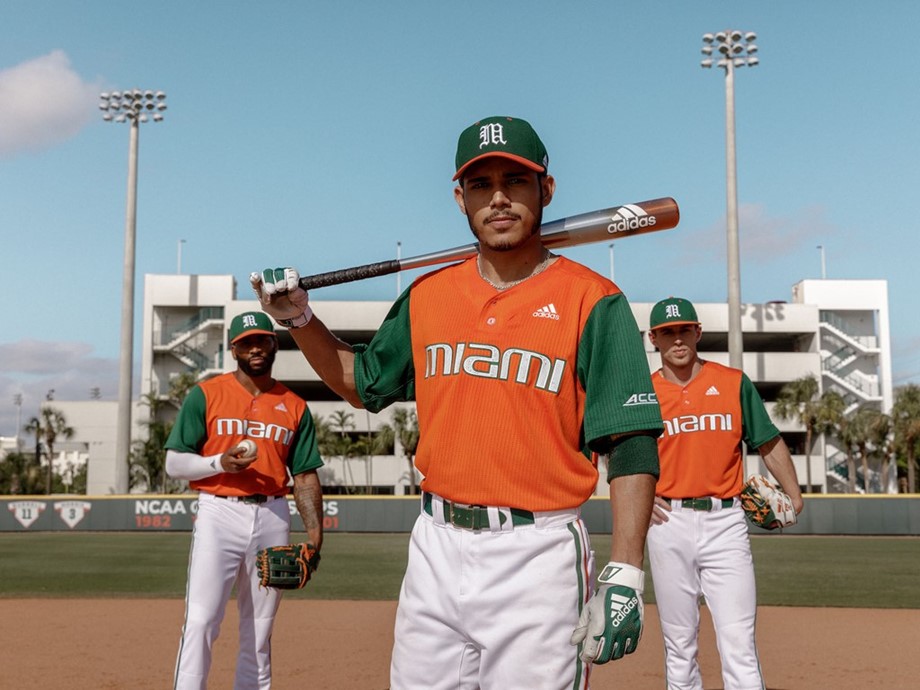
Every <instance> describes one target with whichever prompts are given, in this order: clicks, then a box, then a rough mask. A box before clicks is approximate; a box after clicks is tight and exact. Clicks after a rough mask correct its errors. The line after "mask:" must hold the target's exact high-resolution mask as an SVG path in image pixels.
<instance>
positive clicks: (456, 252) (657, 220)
mask: <svg viewBox="0 0 920 690" xmlns="http://www.w3.org/2000/svg"><path fill="white" fill-rule="evenodd" d="M679 221H680V209H679V208H678V206H677V202H676V201H674V199H672V198H671V197H664V198H661V199H652V200H650V201H640V202H638V203H635V204H624V205H623V206H612V207H610V208H605V209H601V210H600V211H592V212H590V213H582V214H579V215H577V216H569V217H568V218H561V219H559V220H554V221H552V222H550V223H544V224H543V226H542V227H541V228H540V239H541V240H542V241H543V245H544V246H545V247H546V248H547V249H556V248H563V247H575V246H577V245H580V244H588V243H590V242H604V241H607V240H619V239H622V238H624V237H632V236H634V235H643V234H645V233H648V232H658V231H659V230H670V229H671V228H674V227H676V226H677V223H678V222H679ZM478 252H479V245H478V244H477V243H475V242H474V243H473V244H465V245H463V246H462V247H454V248H453V249H444V250H442V251H439V252H431V253H428V254H420V255H419V256H412V257H408V258H406V259H391V260H389V261H379V262H377V263H373V264H365V265H364V266H354V267H352V268H343V269H340V270H338V271H330V272H329V273H318V274H316V275H312V276H303V277H302V278H301V279H300V287H302V288H303V289H304V290H313V289H315V288H320V287H326V286H328V285H339V284H341V283H350V282H352V281H354V280H364V279H365V278H376V277H377V276H385V275H389V274H391V273H397V272H399V271H407V270H410V269H413V268H421V267H423V266H432V265H434V264H443V263H448V262H450V261H460V260H463V259H468V258H469V257H471V256H475V255H476V254H477V253H478Z"/></svg>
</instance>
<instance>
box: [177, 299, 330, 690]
mask: <svg viewBox="0 0 920 690" xmlns="http://www.w3.org/2000/svg"><path fill="white" fill-rule="evenodd" d="M277 351H278V339H277V337H276V336H275V329H274V325H273V324H272V321H271V319H270V318H268V317H267V316H266V315H265V314H263V313H262V312H259V311H257V312H247V313H244V314H240V315H238V316H235V317H234V318H233V320H232V321H231V322H230V352H231V354H232V355H233V358H234V359H235V360H236V363H237V368H236V370H235V371H232V372H229V373H227V374H223V375H221V376H215V377H214V378H211V379H208V380H207V381H203V382H201V383H199V384H198V385H197V386H195V387H194V388H193V389H192V390H191V392H190V393H189V394H188V397H187V398H186V399H185V402H184V403H183V404H182V408H181V409H180V410H179V416H178V418H177V419H176V424H175V426H174V427H173V429H172V432H171V433H170V435H169V438H168V439H167V441H166V448H167V452H166V471H167V472H168V473H169V476H171V477H175V478H178V479H186V480H188V481H189V485H190V486H191V487H192V488H193V489H195V490H197V491H198V492H199V494H198V513H197V515H196V518H195V528H194V531H193V532H192V547H191V551H190V553H189V566H188V587H187V588H186V600H185V624H184V625H183V627H182V640H181V642H180V644H179V656H178V659H177V660H176V675H175V685H174V687H175V688H176V689H177V690H178V689H186V688H195V689H199V688H204V687H206V685H207V679H208V671H209V670H210V667H211V649H212V646H213V644H214V641H215V640H216V639H217V636H218V634H219V632H220V623H221V621H222V620H223V617H224V610H225V609H226V606H227V601H228V600H229V598H230V591H231V588H232V587H233V585H234V584H236V589H237V607H238V608H239V620H240V626H239V636H240V647H239V654H238V656H237V666H236V681H235V683H234V687H235V688H268V687H270V685H271V635H272V626H273V625H274V621H275V613H276V612H277V610H278V604H279V603H280V600H281V590H280V589H279V588H275V587H266V586H265V585H268V584H273V583H272V582H270V578H268V579H267V578H266V577H265V576H264V574H263V573H264V571H265V567H268V566H269V565H270V562H269V561H266V562H265V563H264V564H263V567H261V568H260V565H259V561H258V560H257V553H258V552H259V551H260V550H261V549H264V548H266V547H274V546H277V545H286V544H287V542H288V540H289V538H290V527H291V513H290V509H289V508H288V502H287V499H286V497H287V494H288V491H289V485H290V483H291V476H292V475H293V494H294V501H295V503H296V504H297V509H298V511H299V513H300V516H301V518H302V519H303V522H304V527H305V528H306V531H307V535H308V537H309V540H310V544H309V550H308V555H307V557H306V559H304V564H306V563H308V562H312V563H313V565H314V568H313V569H314V570H315V564H316V563H317V562H318V560H319V549H320V547H321V546H322V543H323V520H322V517H323V493H322V487H321V486H320V483H319V479H318V477H317V474H316V470H317V469H318V468H319V467H320V466H322V464H323V463H322V460H321V459H320V456H319V451H318V449H317V445H316V430H315V427H314V426H313V417H312V415H311V414H310V411H309V410H308V409H307V404H306V403H305V402H304V401H303V400H302V399H301V398H300V397H298V396H297V395H295V394H294V393H293V392H291V391H290V390H288V389H287V388H286V387H285V386H283V385H282V384H280V383H278V382H277V381H276V380H275V379H273V378H272V375H271V372H272V365H273V363H274V361H275V353H276V352H277ZM285 548H288V547H285ZM305 548H306V545H305ZM309 551H312V553H309ZM299 554H300V552H298V555H299ZM274 561H277V563H276V565H275V568H276V570H277V569H278V568H280V567H282V566H284V562H283V561H281V560H278V559H273V561H271V562H274ZM299 565H300V563H299V562H298V563H296V564H294V566H293V567H298V566H299ZM290 569H291V566H288V570H290ZM310 572H312V571H308V572H307V577H303V576H302V575H300V574H299V571H298V583H299V585H300V586H303V584H304V583H306V581H307V579H308V577H309V574H310ZM281 575H282V573H280V572H278V573H276V576H277V577H281ZM279 581H280V580H279ZM284 581H285V582H288V580H287V579H285V580H284Z"/></svg>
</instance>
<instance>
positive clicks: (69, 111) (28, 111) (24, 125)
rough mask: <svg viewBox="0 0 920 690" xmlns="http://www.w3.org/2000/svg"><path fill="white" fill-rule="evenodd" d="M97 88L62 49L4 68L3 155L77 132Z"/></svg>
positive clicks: (0, 95)
mask: <svg viewBox="0 0 920 690" xmlns="http://www.w3.org/2000/svg"><path fill="white" fill-rule="evenodd" d="M99 89H100V87H99V85H98V84H91V83H88V82H85V81H83V79H82V78H81V77H80V75H79V74H77V73H76V72H75V71H74V70H73V68H72V67H71V65H70V59H69V58H68V57H67V55H66V54H65V53H64V52H63V51H60V50H55V51H53V52H51V53H49V54H48V55H43V56H42V57H39V58H35V59H34V60H29V61H28V62H23V63H22V64H19V65H16V66H15V67H11V68H9V69H5V70H0V122H2V123H3V126H2V127H0V157H4V158H5V157H9V156H13V155H15V154H17V153H21V152H23V151H35V150H41V149H46V148H49V147H51V146H54V145H55V144H57V143H60V142H62V141H66V140H67V139H70V138H71V137H73V136H74V135H76V134H77V133H78V132H79V131H80V130H81V129H83V127H85V126H86V125H87V124H88V123H89V122H91V121H92V119H93V117H94V115H95V110H96V108H97V107H98V100H99Z"/></svg>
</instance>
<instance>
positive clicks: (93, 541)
mask: <svg viewBox="0 0 920 690" xmlns="http://www.w3.org/2000/svg"><path fill="white" fill-rule="evenodd" d="M301 538H302V535H294V539H295V540H298V539H301ZM190 539H191V537H190V534H189V533H187V532H186V533H178V534H174V533H137V534H134V533H131V534H129V533H85V532H84V533H81V532H71V533H56V532H55V533H4V534H0V598H10V597H42V598H45V597H72V598H96V597H111V598H122V597H158V598H159V597H162V598H182V597H184V596H185V579H186V566H187V562H188V547H189V543H190ZM408 540H409V535H408V534H368V533H361V534H357V533H335V532H333V533H327V535H326V542H325V544H324V546H323V561H322V565H321V568H320V571H319V573H317V576H316V578H315V579H314V580H313V581H311V582H310V584H309V585H308V586H307V588H306V589H304V590H301V591H297V592H292V593H289V594H288V595H287V596H292V597H298V598H300V597H303V598H315V599H395V598H396V597H397V596H398V593H399V585H400V582H401V580H402V574H403V571H404V569H405V566H406V551H407V544H408ZM592 543H593V546H594V548H595V550H596V552H597V553H598V560H602V559H605V558H606V554H607V553H609V550H610V537H609V536H595V537H593V538H592ZM752 546H753V550H754V564H755V568H756V571H757V588H758V597H757V598H758V603H759V604H761V605H764V606H832V607H865V608H918V609H920V580H918V577H917V575H918V573H920V539H918V538H915V537H897V538H891V537H795V536H788V535H784V536H762V537H759V536H755V537H753V538H752ZM604 562H606V561H604ZM599 565H603V563H600V564H599ZM648 589H649V591H648V592H647V594H646V601H648V602H649V603H652V602H654V600H655V598H654V587H649V588H648Z"/></svg>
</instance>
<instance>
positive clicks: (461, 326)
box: [252, 117, 661, 690]
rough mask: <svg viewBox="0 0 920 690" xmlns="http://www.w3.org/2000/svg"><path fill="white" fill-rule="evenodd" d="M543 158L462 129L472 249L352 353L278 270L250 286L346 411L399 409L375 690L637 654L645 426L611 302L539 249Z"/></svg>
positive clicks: (547, 187)
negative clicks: (414, 436) (405, 486)
mask: <svg viewBox="0 0 920 690" xmlns="http://www.w3.org/2000/svg"><path fill="white" fill-rule="evenodd" d="M547 164H548V156H547V153H546V149H545V148H544V146H543V143H542V142H541V141H540V138H539V137H538V136H537V134H536V132H535V131H534V130H533V128H532V127H531V126H530V125H529V124H528V123H527V122H525V121H524V120H520V119H517V118H511V117H490V118H487V119H484V120H481V121H479V122H477V123H475V124H473V125H472V126H470V127H468V128H467V129H466V130H464V131H463V133H462V134H461V135H460V138H459V142H458V146H457V155H456V174H455V175H454V180H455V181H456V183H457V185H456V188H455V189H454V198H455V200H456V203H457V206H458V207H459V209H460V212H461V213H463V214H464V215H465V216H466V218H467V222H468V223H469V227H470V229H471V230H472V232H473V234H474V235H475V236H476V239H477V240H478V241H479V249H480V251H479V254H478V255H477V256H475V257H473V258H470V259H468V260H466V261H463V262H461V263H458V264H455V265H452V266H448V267H446V268H443V269H441V270H436V271H433V272H431V273H428V274H427V275H425V276H423V277H421V278H419V279H418V280H416V281H415V282H414V283H413V284H412V285H411V286H410V287H409V288H408V289H407V290H406V291H405V292H403V294H402V295H401V296H400V297H399V298H398V299H397V301H396V303H395V304H394V305H393V307H392V309H391V311H390V312H389V314H388V315H387V317H386V319H385V321H384V323H383V324H382V326H381V327H380V329H379V331H378V332H377V333H376V335H375V336H374V338H373V339H372V340H371V342H370V343H369V344H366V345H354V346H351V345H348V344H346V343H344V342H342V341H341V340H339V339H338V338H336V337H335V336H334V335H332V334H331V333H330V331H329V330H328V329H327V328H326V327H325V325H324V324H323V323H321V322H320V321H319V319H317V318H316V317H315V316H313V314H312V312H311V309H310V307H309V304H308V300H307V294H306V292H304V291H303V290H302V289H301V288H300V287H299V286H298V278H299V276H298V273H297V271H295V270H294V269H290V268H288V269H266V270H265V271H263V272H262V273H255V274H253V277H252V282H253V287H254V289H255V291H256V294H257V295H258V297H259V299H260V300H261V302H262V305H263V309H265V311H267V312H268V313H269V314H271V315H272V316H273V317H274V318H275V319H276V320H277V321H278V323H280V324H282V325H285V326H287V327H288V328H290V329H291V331H290V332H291V335H292V336H293V338H294V340H295V341H296V342H297V345H298V346H299V347H300V349H301V350H302V351H303V353H304V355H305V356H306V359H307V360H308V361H309V363H310V365H311V366H312V367H313V369H314V370H315V371H316V372H317V373H318V374H319V375H320V376H321V377H322V379H323V380H324V381H325V382H326V383H327V384H328V385H329V386H330V387H331V388H332V389H333V390H334V391H336V393H338V394H339V395H341V396H342V397H343V398H344V399H345V400H347V401H348V402H350V403H351V404H352V405H354V406H355V407H359V408H360V407H364V408H367V409H369V410H371V411H374V412H376V411H378V410H380V409H382V408H385V407H386V406H388V405H390V404H391V403H394V402H397V401H405V400H413V399H414V400H415V401H416V403H417V410H418V419H419V431H420V441H419V446H418V451H417V454H416V456H415V461H416V465H417V467H418V469H419V471H420V472H421V474H422V475H423V476H424V480H423V482H422V489H423V493H422V497H421V501H420V515H419V518H418V520H417V521H416V523H415V526H414V528H413V531H412V536H411V540H410V547H409V561H408V567H407V570H406V574H405V578H404V581H403V585H402V589H401V591H400V596H399V605H398V611H397V616H396V627H395V643H394V648H393V656H392V662H391V671H390V678H391V687H392V688H393V690H407V689H418V690H432V689H435V690H438V689H443V690H447V689H448V688H450V689H451V690H457V689H464V690H467V689H468V690H472V689H473V688H482V689H483V690H506V689H507V688H544V689H545V688H559V689H560V690H561V689H562V688H566V689H568V690H571V689H573V688H586V687H588V673H589V664H590V663H592V662H594V663H604V662H606V661H609V660H611V659H618V658H620V657H622V656H623V655H624V654H628V653H630V652H632V651H634V650H635V648H636V645H637V643H638V642H639V635H640V633H641V629H642V591H643V572H642V563H643V557H644V546H645V534H646V531H647V530H648V524H649V520H650V517H651V509H652V502H653V498H654V486H655V479H656V477H657V474H658V457H657V446H656V437H657V436H658V435H659V434H660V433H661V417H660V415H659V412H658V405H657V404H655V402H654V396H653V395H652V386H651V381H650V377H649V371H648V364H647V360H646V358H645V355H644V352H643V346H642V342H641V337H640V335H639V332H638V330H637V326H636V322H635V320H634V318H633V316H632V312H631V310H630V307H629V304H628V303H627V301H626V297H625V296H624V295H623V294H622V292H620V290H619V288H618V287H617V286H616V285H614V284H613V283H612V282H610V281H609V280H607V279H606V278H603V277H602V276H600V275H598V274H596V273H594V272H592V271H590V270H588V269H587V268H585V267H584V266H581V265H579V264H577V263H574V262H572V261H570V260H568V259H566V258H564V257H560V256H555V255H553V254H551V253H550V252H549V251H548V250H547V249H545V248H544V246H543V244H542V242H541V241H540V224H541V219H542V215H543V208H544V207H545V206H547V205H548V204H549V203H550V201H551V200H552V198H553V192H554V190H555V181H554V179H553V178H552V176H550V175H549V174H548V172H547ZM592 449H593V450H596V451H599V452H602V453H605V454H609V478H610V480H611V481H610V493H611V506H612V511H613V525H614V530H613V540H612V544H613V545H612V553H611V555H610V559H609V560H610V562H609V563H608V564H607V566H606V567H605V568H603V571H602V573H601V576H600V581H599V584H598V587H597V590H596V593H595V595H594V596H593V597H592V596H591V594H592V590H593V586H592V585H593V583H592V580H593V573H594V554H593V552H592V551H591V547H590V544H589V540H588V535H587V533H586V531H585V525H584V523H583V522H582V520H581V518H580V515H579V509H580V506H581V505H582V504H583V503H584V502H585V501H586V500H587V499H588V498H589V497H590V496H591V495H592V493H593V492H594V490H595V487H596V484H597V480H598V470H597V467H596V466H595V464H593V463H592V460H591V453H590V450H592Z"/></svg>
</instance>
